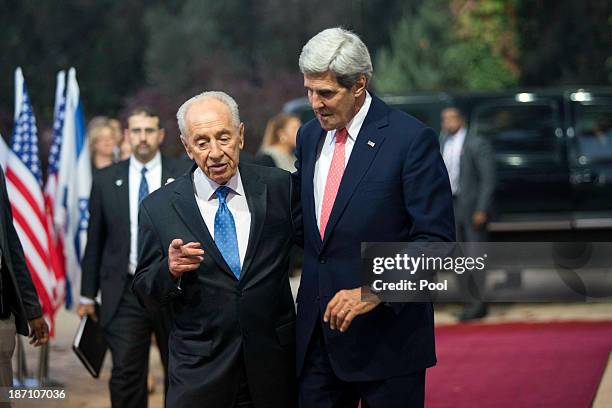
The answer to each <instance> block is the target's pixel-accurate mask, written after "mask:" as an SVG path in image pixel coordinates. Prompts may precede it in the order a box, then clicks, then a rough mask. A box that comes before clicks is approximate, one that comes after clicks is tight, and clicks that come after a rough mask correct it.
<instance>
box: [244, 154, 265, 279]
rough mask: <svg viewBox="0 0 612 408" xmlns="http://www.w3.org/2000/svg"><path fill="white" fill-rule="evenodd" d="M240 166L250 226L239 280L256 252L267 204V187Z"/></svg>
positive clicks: (245, 272)
mask: <svg viewBox="0 0 612 408" xmlns="http://www.w3.org/2000/svg"><path fill="white" fill-rule="evenodd" d="M242 169H243V167H242V166H241V167H240V177H241V178H242V185H243V186H244V192H245V194H246V199H247V204H248V206H249V211H250V213H251V228H250V231H249V243H248V246H247V250H246V255H245V257H244V262H243V265H242V268H241V272H240V280H241V281H243V280H244V277H245V275H246V274H247V273H248V272H249V266H250V265H251V262H252V261H253V257H254V256H255V254H256V253H257V246H258V244H259V241H260V239H259V238H260V236H261V231H262V230H263V226H264V222H265V219H266V210H267V208H266V206H267V194H266V192H267V187H266V185H265V184H264V183H262V182H261V180H259V177H257V175H256V174H254V173H253V171H249V170H248V169H246V171H242Z"/></svg>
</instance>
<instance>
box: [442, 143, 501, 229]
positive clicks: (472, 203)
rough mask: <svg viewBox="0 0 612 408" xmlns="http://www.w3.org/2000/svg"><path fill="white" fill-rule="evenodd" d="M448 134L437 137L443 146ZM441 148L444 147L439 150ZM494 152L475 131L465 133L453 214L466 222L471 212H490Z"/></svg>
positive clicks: (493, 176) (468, 222) (493, 191)
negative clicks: (473, 132)
mask: <svg viewBox="0 0 612 408" xmlns="http://www.w3.org/2000/svg"><path fill="white" fill-rule="evenodd" d="M446 138H447V136H442V137H441V138H440V146H441V149H444V143H446ZM441 151H443V150H441ZM495 172H496V170H495V154H494V152H493V147H492V146H491V144H490V143H489V142H488V141H487V140H485V139H483V138H482V137H479V136H476V135H474V134H470V133H469V132H468V134H467V135H466V136H465V141H464V142H463V148H462V149H461V158H460V160H459V194H458V197H457V208H456V209H455V217H456V218H457V221H460V222H462V223H464V224H465V225H472V214H474V211H476V210H480V211H484V212H486V213H487V214H489V217H490V216H491V213H492V207H493V194H494V193H495V183H496V177H495Z"/></svg>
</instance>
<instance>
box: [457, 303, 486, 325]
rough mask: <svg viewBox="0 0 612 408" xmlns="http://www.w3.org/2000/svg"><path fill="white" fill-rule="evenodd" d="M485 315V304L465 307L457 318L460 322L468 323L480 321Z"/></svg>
mask: <svg viewBox="0 0 612 408" xmlns="http://www.w3.org/2000/svg"><path fill="white" fill-rule="evenodd" d="M486 315H487V305H486V303H476V304H473V305H470V306H466V307H465V308H464V309H463V313H461V316H459V320H461V321H462V322H468V321H470V320H477V319H482V318H483V317H485V316H486Z"/></svg>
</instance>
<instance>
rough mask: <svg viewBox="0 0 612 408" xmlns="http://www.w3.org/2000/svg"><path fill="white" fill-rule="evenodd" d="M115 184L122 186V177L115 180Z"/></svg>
mask: <svg viewBox="0 0 612 408" xmlns="http://www.w3.org/2000/svg"><path fill="white" fill-rule="evenodd" d="M115 185H116V186H117V187H121V186H122V185H123V180H121V179H117V180H115Z"/></svg>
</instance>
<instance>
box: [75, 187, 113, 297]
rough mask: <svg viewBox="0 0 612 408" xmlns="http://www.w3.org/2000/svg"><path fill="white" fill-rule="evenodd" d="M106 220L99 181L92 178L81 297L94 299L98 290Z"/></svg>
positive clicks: (82, 267) (105, 235)
mask: <svg viewBox="0 0 612 408" xmlns="http://www.w3.org/2000/svg"><path fill="white" fill-rule="evenodd" d="M106 224H107V222H106V220H105V219H104V211H103V204H102V191H101V186H100V179H99V178H98V177H94V180H93V183H92V185H91V194H90V195H89V224H88V225H87V245H86V246H85V253H84V255H83V260H82V261H81V269H82V274H81V296H85V297H88V298H90V299H94V298H95V297H96V296H97V294H98V290H99V289H100V267H101V264H102V252H103V251H104V244H105V242H106V237H107V231H106Z"/></svg>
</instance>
